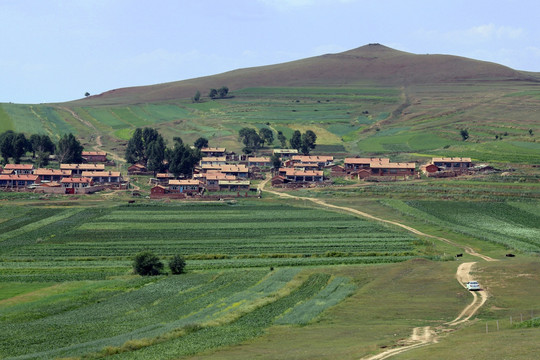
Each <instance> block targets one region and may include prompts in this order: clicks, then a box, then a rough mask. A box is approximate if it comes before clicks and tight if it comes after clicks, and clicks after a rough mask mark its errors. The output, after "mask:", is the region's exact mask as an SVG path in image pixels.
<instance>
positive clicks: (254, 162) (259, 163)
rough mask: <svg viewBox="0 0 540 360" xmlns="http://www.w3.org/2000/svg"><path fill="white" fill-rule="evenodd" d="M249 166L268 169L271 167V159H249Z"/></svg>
mask: <svg viewBox="0 0 540 360" xmlns="http://www.w3.org/2000/svg"><path fill="white" fill-rule="evenodd" d="M247 166H248V167H258V168H266V167H270V158H269V157H264V156H263V157H254V156H253V157H248V159H247Z"/></svg>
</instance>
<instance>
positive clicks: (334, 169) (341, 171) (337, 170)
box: [330, 165, 347, 177]
mask: <svg viewBox="0 0 540 360" xmlns="http://www.w3.org/2000/svg"><path fill="white" fill-rule="evenodd" d="M330 176H332V177H345V176H347V171H346V170H345V167H344V166H342V165H332V166H331V167H330Z"/></svg>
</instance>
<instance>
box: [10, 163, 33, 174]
mask: <svg viewBox="0 0 540 360" xmlns="http://www.w3.org/2000/svg"><path fill="white" fill-rule="evenodd" d="M6 170H7V171H9V170H12V171H13V172H12V173H13V174H15V175H31V174H32V173H33V171H34V165H32V164H6V166H5V167H4V170H3V171H6Z"/></svg>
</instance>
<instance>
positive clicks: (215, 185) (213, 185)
mask: <svg viewBox="0 0 540 360" xmlns="http://www.w3.org/2000/svg"><path fill="white" fill-rule="evenodd" d="M220 180H236V176H234V175H227V174H224V173H221V172H218V173H208V174H205V177H204V184H205V187H206V190H208V191H218V190H219V181H220Z"/></svg>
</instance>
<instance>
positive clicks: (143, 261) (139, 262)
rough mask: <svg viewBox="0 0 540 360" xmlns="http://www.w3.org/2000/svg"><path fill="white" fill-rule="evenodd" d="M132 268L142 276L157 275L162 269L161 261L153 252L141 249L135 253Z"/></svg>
mask: <svg viewBox="0 0 540 360" xmlns="http://www.w3.org/2000/svg"><path fill="white" fill-rule="evenodd" d="M133 270H135V273H136V274H139V275H142V276H147V275H159V274H161V272H162V270H163V263H162V262H161V261H160V260H159V258H158V257H157V256H156V255H154V253H152V252H150V251H143V252H140V253H138V254H137V255H135V259H134V260H133Z"/></svg>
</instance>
